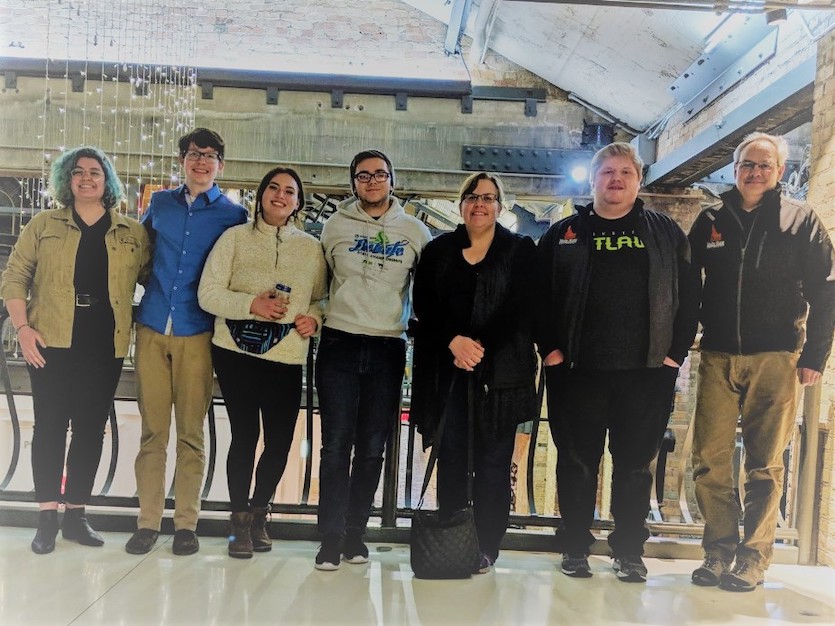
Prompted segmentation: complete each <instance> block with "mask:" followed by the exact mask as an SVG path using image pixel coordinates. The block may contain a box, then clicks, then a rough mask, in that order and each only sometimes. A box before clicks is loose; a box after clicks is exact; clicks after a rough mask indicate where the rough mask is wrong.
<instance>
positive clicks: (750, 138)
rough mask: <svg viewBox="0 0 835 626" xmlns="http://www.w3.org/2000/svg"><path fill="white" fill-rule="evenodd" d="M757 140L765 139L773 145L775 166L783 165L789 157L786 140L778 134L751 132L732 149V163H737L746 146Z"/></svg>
mask: <svg viewBox="0 0 835 626" xmlns="http://www.w3.org/2000/svg"><path fill="white" fill-rule="evenodd" d="M757 141H765V142H768V143H770V144H771V145H772V146H774V149H775V150H776V151H777V167H780V166H781V165H785V163H786V161H787V160H788V158H789V144H788V142H787V141H786V140H785V139H784V138H783V137H782V136H780V135H769V134H768V133H760V132H756V133H751V134H750V135H747V136H746V137H745V139H743V140H742V143H741V144H739V145H738V146H737V147H736V150H734V165H736V164H737V163H739V158H740V157H741V156H742V151H743V150H745V148H747V147H748V146H750V145H751V144H752V143H754V142H757Z"/></svg>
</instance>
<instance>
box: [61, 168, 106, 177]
mask: <svg viewBox="0 0 835 626" xmlns="http://www.w3.org/2000/svg"><path fill="white" fill-rule="evenodd" d="M70 176H71V177H72V178H84V177H85V176H89V177H90V178H91V179H92V180H102V179H103V178H105V173H104V170H85V169H83V168H80V167H74V168H72V169H71V170H70Z"/></svg>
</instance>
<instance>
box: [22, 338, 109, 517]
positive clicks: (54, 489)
mask: <svg viewBox="0 0 835 626" xmlns="http://www.w3.org/2000/svg"><path fill="white" fill-rule="evenodd" d="M110 332H111V333H112V327H111V331H110ZM112 337H113V336H112V334H111V335H110V349H109V351H106V346H105V348H104V349H102V347H101V346H100V345H89V344H85V343H83V342H81V343H80V344H79V346H78V347H72V348H40V350H41V354H43V356H44V359H46V365H45V366H44V367H42V368H34V367H31V366H30V367H29V379H30V380H31V381H32V405H33V409H34V413H35V426H34V430H33V432H32V475H33V479H34V483H35V500H36V501H37V502H53V501H64V502H69V503H71V504H87V502H88V501H89V500H90V494H91V492H92V490H93V481H94V480H95V478H96V471H97V470H98V467H99V461H100V460H101V450H102V444H103V442H104V427H105V425H106V424H107V419H108V416H109V415H110V407H111V406H112V403H113V395H114V394H115V392H116V385H117V384H118V383H119V374H120V373H121V371H122V359H117V358H115V357H114V356H113V342H112ZM70 425H72V436H71V438H70V445H69V450H67V428H68V427H69V426H70ZM65 453H66V471H67V473H66V482H65V483H64V493H63V496H62V495H61V481H62V477H63V474H64V455H65Z"/></svg>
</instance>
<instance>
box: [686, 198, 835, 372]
mask: <svg viewBox="0 0 835 626" xmlns="http://www.w3.org/2000/svg"><path fill="white" fill-rule="evenodd" d="M721 198H722V202H721V203H720V204H717V205H716V206H715V207H711V208H708V209H705V210H704V211H702V213H701V214H700V215H699V217H698V218H696V221H695V222H694V224H693V227H692V229H691V230H690V235H689V239H690V245H691V248H692V251H693V262H694V265H696V266H697V268H698V269H699V270H702V269H703V270H704V285H703V288H702V297H701V300H702V306H701V317H700V321H701V323H702V327H703V329H704V330H703V336H702V342H701V346H702V348H704V349H706V350H716V351H719V352H728V353H730V354H755V353H757V352H773V351H788V352H796V351H797V350H800V349H801V348H802V352H801V354H800V359H799V361H798V364H797V366H798V367H805V368H809V369H812V370H816V371H818V372H822V371H823V368H824V366H825V364H826V360H827V358H828V357H829V352H830V350H831V347H832V336H833V330H834V329H835V251H833V248H832V242H831V241H830V239H829V236H828V235H827V233H826V230H825V229H824V228H823V225H822V224H821V222H820V220H819V219H818V216H817V215H815V213H814V211H812V210H811V209H810V208H809V207H808V206H807V205H806V204H805V203H803V202H800V201H797V200H793V199H791V198H786V197H781V196H780V188H779V187H778V188H777V189H774V190H772V191H769V192H767V193H766V194H765V196H764V197H763V200H762V203H761V204H760V208H759V209H757V210H756V212H755V214H754V217H753V220H754V221H753V224H752V226H751V230H750V233H749V234H748V236H747V237H746V236H745V234H744V229H743V227H742V223H741V222H740V220H739V217H738V215H737V214H735V213H734V210H737V211H742V209H741V208H740V207H741V206H742V198H741V196H740V194H739V191H738V190H737V189H736V188H734V189H732V190H731V191H728V192H726V193H723V194H722V195H721ZM731 207H733V210H732V208H731ZM807 310H808V317H807ZM804 321H805V333H804ZM804 335H805V336H804Z"/></svg>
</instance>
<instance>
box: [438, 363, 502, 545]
mask: <svg viewBox="0 0 835 626" xmlns="http://www.w3.org/2000/svg"><path fill="white" fill-rule="evenodd" d="M468 378H469V376H467V375H463V374H462V375H460V376H458V377H457V379H456V382H455V388H454V389H453V392H452V397H451V398H450V400H449V401H450V402H451V403H452V405H451V406H450V407H449V410H448V413H447V421H446V425H445V426H444V432H443V435H442V436H441V449H440V452H439V454H438V511H439V513H440V515H441V517H449V516H451V515H452V514H453V513H454V512H455V511H457V510H459V509H462V508H464V507H465V506H466V505H467V419H468V415H467V404H468V398H467V384H468V383H469V381H468V380H467V379H468ZM515 441H516V429H515V428H511V429H509V430H508V432H506V433H502V434H501V435H500V437H499V439H498V440H497V441H494V442H490V443H488V442H485V441H484V440H483V439H482V438H481V437H479V436H478V434H476V435H475V437H474V440H473V453H474V457H473V473H474V477H473V511H474V513H475V525H476V531H477V533H478V543H479V547H480V548H481V551H482V552H483V553H484V554H486V555H487V556H489V557H490V558H491V559H492V560H493V561H495V560H496V558H497V557H498V555H499V545H500V544H501V541H502V537H504V535H505V532H506V531H507V520H508V518H509V517H510V499H511V492H510V462H511V459H512V458H513V446H514V443H515Z"/></svg>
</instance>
